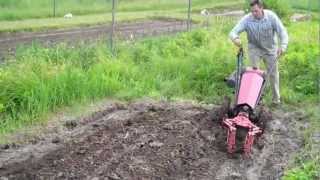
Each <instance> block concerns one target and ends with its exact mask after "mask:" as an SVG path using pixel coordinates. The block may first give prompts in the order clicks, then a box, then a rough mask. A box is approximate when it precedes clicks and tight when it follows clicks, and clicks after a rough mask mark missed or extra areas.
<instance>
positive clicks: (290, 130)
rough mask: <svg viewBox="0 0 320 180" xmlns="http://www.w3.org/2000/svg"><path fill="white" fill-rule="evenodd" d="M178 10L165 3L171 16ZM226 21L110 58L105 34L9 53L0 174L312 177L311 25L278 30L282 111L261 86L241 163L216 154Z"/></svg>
mask: <svg viewBox="0 0 320 180" xmlns="http://www.w3.org/2000/svg"><path fill="white" fill-rule="evenodd" d="M26 2H27V1H26ZM29 2H31V1H29ZM79 2H85V1H79ZM97 2H98V1H97ZM101 2H102V1H101ZM130 2H132V3H133V4H134V3H142V1H137V2H136V1H130ZM159 2H160V1H158V3H159ZM161 2H162V1H161ZM163 2H164V1H163ZM181 2H182V1H181ZM207 2H208V1H206V3H207ZM42 3H45V2H42ZM46 3H48V2H46ZM165 3H168V4H170V3H172V2H170V1H166V2H165ZM208 3H209V2H208ZM226 3H229V2H226ZM194 4H195V6H196V7H201V6H202V5H205V2H204V1H195V2H194ZM4 5H6V6H7V4H1V7H3V6H4ZM47 5H49V4H47ZM84 5H85V3H84ZM24 6H27V5H26V4H24ZM60 6H63V7H68V6H71V5H70V4H69V5H68V4H67V3H66V4H63V5H60ZM180 6H181V4H180V1H175V3H172V4H170V8H172V9H175V10H174V11H173V13H177V15H179V16H182V15H181V14H180V12H179V8H178V7H180ZM168 7H169V6H168ZM168 7H167V6H163V7H161V6H157V7H155V8H154V4H152V2H150V4H148V3H145V4H144V6H142V7H141V9H139V8H138V7H135V6H133V5H132V4H130V3H128V4H124V5H123V6H120V5H119V8H120V9H121V10H122V11H124V13H125V11H126V13H130V12H131V10H133V11H139V12H141V13H142V14H143V13H144V12H145V10H146V9H150V8H153V9H152V11H158V10H162V8H163V9H168V10H170V8H168ZM77 8H78V10H79V13H80V14H86V13H92V12H86V11H84V10H81V8H80V6H79V7H77ZM95 8H96V9H95ZM99 8H102V7H101V6H100V5H97V6H95V5H93V8H92V9H93V10H94V12H97V13H99V11H100V9H99ZM182 9H183V8H182ZM199 9H200V8H199ZM101 11H103V8H102V9H101ZM217 11H220V9H219V8H218V10H217ZM15 14H17V17H15V18H16V19H19V18H18V15H19V13H15ZM26 14H27V13H26ZM31 14H32V13H31ZM61 14H64V12H63V13H61ZM146 14H148V13H146ZM19 16H20V15H19ZM23 16H24V15H23ZM48 16H50V13H48V14H47V15H45V13H42V14H41V15H39V16H33V15H30V17H32V18H36V17H48ZM93 16H95V15H93ZM20 17H22V16H20ZM127 17H131V16H130V15H128V16H127ZM143 17H145V16H144V15H143V16H141V18H143ZM13 19H14V18H13ZM93 19H95V18H93ZM126 19H127V18H126V17H124V20H126ZM17 22H19V21H17ZM234 23H235V19H234V18H215V17H212V19H211V21H210V27H208V28H198V29H194V30H192V31H191V32H183V33H178V34H171V35H163V36H157V37H154V36H153V37H149V38H142V39H135V40H133V41H121V42H118V44H117V47H116V56H113V55H112V54H111V53H110V51H108V50H107V47H106V43H105V40H104V39H101V41H98V42H91V43H88V42H81V41H80V42H79V43H76V44H72V45H70V44H69V43H58V44H55V45H51V46H44V45H43V44H37V43H34V44H32V45H29V46H24V47H21V48H18V49H17V51H16V52H15V54H14V56H8V57H6V59H5V60H6V61H5V62H3V64H2V65H1V68H0V88H1V91H0V116H1V121H0V138H1V139H0V140H1V141H0V142H1V144H2V145H1V146H0V177H4V178H8V179H43V178H44V179H48V178H55V179H72V178H73V179H82V178H86V179H103V178H105V179H129V178H133V179H139V178H146V179H156V178H158V179H183V178H186V179H206V178H207V179H241V178H245V179H263V178H265V179H279V178H283V179H284V180H292V179H293V180H295V179H296V180H299V179H317V178H319V175H320V171H319V169H320V164H319V162H320V156H319V153H320V152H319V149H320V148H319V144H320V143H319V141H320V136H319V132H320V123H319V121H318V120H319V118H320V117H319V114H318V112H319V101H320V99H319V97H320V96H319V95H320V94H319V92H320V91H319V75H320V70H319V63H320V62H319V53H320V52H319V48H318V47H319V42H318V40H319V33H318V31H319V25H318V23H317V22H316V21H312V20H311V21H306V22H296V23H288V24H286V26H287V28H288V32H289V36H290V45H289V49H288V52H287V53H286V54H285V55H284V56H283V57H282V58H281V59H280V75H281V95H282V99H283V104H282V105H281V106H280V107H278V108H275V107H273V106H272V105H271V93H270V91H269V89H267V91H266V95H265V96H264V97H263V107H264V108H265V109H266V111H267V112H268V115H270V118H269V119H268V120H269V121H268V122H267V128H266V130H265V133H264V135H263V138H261V139H260V140H259V141H258V143H257V144H256V145H255V146H254V148H253V154H252V157H251V159H249V160H244V159H243V158H242V156H241V153H239V152H237V153H236V154H235V156H234V157H229V156H228V154H227V153H226V152H225V151H226V149H225V148H226V146H225V141H226V132H225V130H224V129H222V128H221V126H220V121H221V119H219V118H218V117H219V111H218V110H219V107H220V105H221V103H222V102H223V101H224V100H225V96H229V97H233V89H231V88H229V87H227V86H226V84H225V82H224V78H225V77H226V76H227V75H228V74H230V73H231V72H232V71H233V70H234V68H235V55H236V52H237V49H236V48H235V47H234V46H233V45H232V44H231V43H230V42H229V41H228V37H227V35H228V32H229V31H230V29H231V28H232V27H233V25H234ZM32 25H33V24H30V26H32ZM57 26H59V27H60V24H59V23H58V25H57ZM4 32H5V31H4ZM241 38H243V40H244V39H245V37H241ZM244 41H245V40H244ZM245 52H247V49H245ZM246 62H247V60H246Z"/></svg>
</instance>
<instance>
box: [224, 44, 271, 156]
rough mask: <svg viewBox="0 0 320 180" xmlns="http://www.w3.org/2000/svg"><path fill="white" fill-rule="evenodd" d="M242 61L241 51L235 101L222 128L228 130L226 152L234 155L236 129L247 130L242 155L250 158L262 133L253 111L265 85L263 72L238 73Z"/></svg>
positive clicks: (240, 52)
mask: <svg viewBox="0 0 320 180" xmlns="http://www.w3.org/2000/svg"><path fill="white" fill-rule="evenodd" d="M242 59H243V50H242V48H241V49H240V51H239V53H238V65H237V74H236V82H235V87H236V101H235V105H234V107H233V108H232V109H231V114H232V115H231V116H229V117H226V118H224V119H223V121H222V125H223V127H225V128H226V129H227V130H228V137H227V143H228V152H229V153H234V152H235V149H236V134H237V129H239V128H242V129H246V130H247V135H246V138H245V142H244V147H243V150H244V154H245V156H246V157H248V156H250V153H251V148H252V145H253V143H254V140H255V137H257V136H259V135H261V134H262V133H263V129H262V128H260V127H258V126H257V125H256V124H255V122H257V119H256V118H254V117H255V114H254V109H255V108H256V106H257V104H258V103H259V101H260V97H261V93H262V91H263V89H264V85H265V75H264V72H263V71H261V70H259V69H257V68H247V69H246V70H244V71H243V72H242V73H241V72H240V69H241V66H242Z"/></svg>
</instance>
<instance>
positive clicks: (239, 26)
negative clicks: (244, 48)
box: [229, 16, 247, 47]
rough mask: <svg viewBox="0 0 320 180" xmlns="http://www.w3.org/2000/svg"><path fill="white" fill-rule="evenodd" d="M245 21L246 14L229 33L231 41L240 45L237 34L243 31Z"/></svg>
mask: <svg viewBox="0 0 320 180" xmlns="http://www.w3.org/2000/svg"><path fill="white" fill-rule="evenodd" d="M246 21H247V16H244V17H243V18H242V19H241V20H240V21H239V22H238V24H237V25H236V26H235V27H234V28H233V29H232V30H231V32H230V34H229V38H230V39H231V40H232V42H233V43H234V44H235V45H237V46H239V47H240V46H241V41H240V38H239V35H240V33H241V32H243V31H244V30H245V29H246V23H247V22H246Z"/></svg>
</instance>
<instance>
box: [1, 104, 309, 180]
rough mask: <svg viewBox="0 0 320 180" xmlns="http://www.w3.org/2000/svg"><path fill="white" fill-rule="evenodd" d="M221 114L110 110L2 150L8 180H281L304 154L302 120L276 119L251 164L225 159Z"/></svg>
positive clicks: (187, 108) (282, 115)
mask: <svg viewBox="0 0 320 180" xmlns="http://www.w3.org/2000/svg"><path fill="white" fill-rule="evenodd" d="M214 109H215V107H214V106H209V105H197V104H192V103H190V102H180V103H179V102H177V103H169V102H155V101H152V100H144V101H137V102H132V103H119V102H118V103H107V104H105V105H104V106H103V108H102V109H101V110H100V111H99V112H96V113H93V114H92V115H90V116H88V117H84V118H81V119H78V120H67V121H66V123H62V124H63V125H61V126H57V127H55V128H52V132H54V133H50V134H48V135H47V136H46V137H44V138H42V139H41V140H37V141H35V142H33V144H29V145H23V146H16V147H10V146H4V147H2V149H1V151H0V177H2V179H91V180H99V179H110V180H111V179H137V180H138V179H166V180H167V179H172V180H173V179H194V180H205V179H208V180H209V179H210V180H211V179H217V180H229V179H230V180H231V179H232V180H234V179H241V180H242V179H243V180H256V179H265V180H270V179H272V180H276V179H279V178H280V177H281V176H282V175H283V171H284V168H285V167H286V164H287V162H288V160H289V158H290V156H292V155H293V153H295V152H297V151H298V150H299V148H300V147H301V139H300V138H299V137H298V136H297V135H296V132H295V129H296V128H297V125H296V122H297V121H298V119H300V118H303V115H302V114H299V113H297V112H292V113H290V112H287V113H286V112H283V111H280V110H278V111H276V112H274V113H273V119H272V120H270V121H269V122H268V123H267V129H266V132H265V134H264V135H263V137H262V138H260V140H259V142H258V143H257V144H256V145H255V147H254V148H253V155H252V158H251V159H243V158H242V156H241V153H236V154H235V156H233V157H230V156H228V154H227V153H226V145H225V141H226V132H225V130H224V129H222V128H221V127H220V123H219V122H218V121H216V120H213V119H214V118H213V117H215V114H214V113H213V112H214V111H213V110H214ZM0 179H1V178H0Z"/></svg>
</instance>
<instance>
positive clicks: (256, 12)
mask: <svg viewBox="0 0 320 180" xmlns="http://www.w3.org/2000/svg"><path fill="white" fill-rule="evenodd" d="M251 13H252V15H253V16H254V17H255V18H256V19H261V18H262V17H263V7H259V6H258V5H257V4H256V5H254V6H252V7H251Z"/></svg>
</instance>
